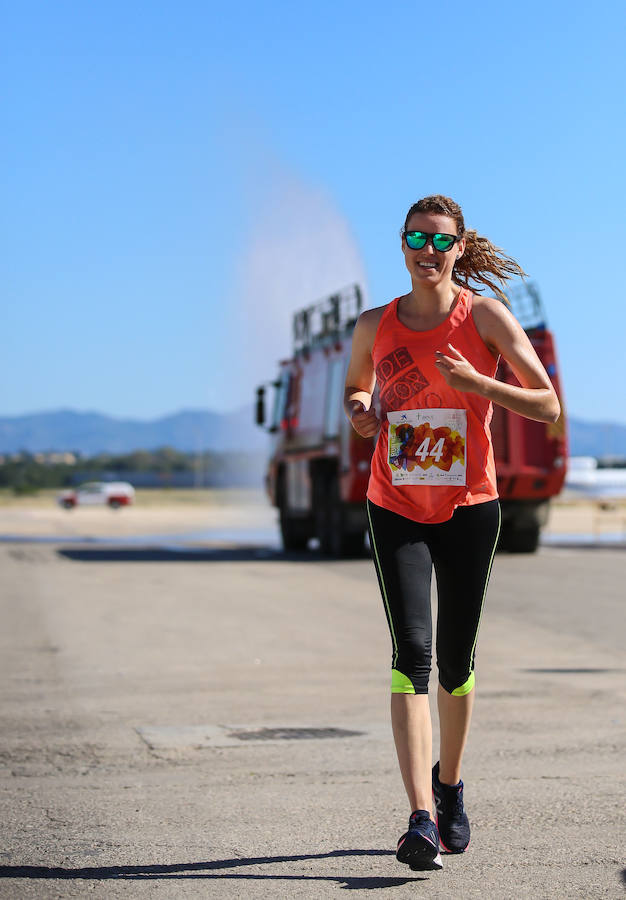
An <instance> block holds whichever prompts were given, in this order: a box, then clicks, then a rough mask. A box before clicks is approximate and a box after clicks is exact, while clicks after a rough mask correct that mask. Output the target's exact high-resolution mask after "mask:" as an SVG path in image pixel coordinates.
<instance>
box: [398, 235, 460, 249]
mask: <svg viewBox="0 0 626 900" xmlns="http://www.w3.org/2000/svg"><path fill="white" fill-rule="evenodd" d="M404 240H405V241H406V245H407V247H410V248H411V250H421V249H422V247H425V246H426V243H427V241H429V240H430V241H431V243H432V245H433V247H434V248H435V250H441V251H442V253H446V252H447V251H448V250H450V249H451V248H452V247H454V245H455V244H456V242H457V241H460V240H461V238H460V237H459V236H458V235H456V234H430V232H428V231H405V232H404Z"/></svg>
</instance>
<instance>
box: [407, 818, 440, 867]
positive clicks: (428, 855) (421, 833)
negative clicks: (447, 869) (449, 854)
mask: <svg viewBox="0 0 626 900" xmlns="http://www.w3.org/2000/svg"><path fill="white" fill-rule="evenodd" d="M396 859H397V860H398V862H401V863H407V864H408V865H409V866H410V867H411V869H413V871H414V872H424V871H427V870H429V869H443V865H442V863H441V854H440V853H439V834H438V833H437V826H436V825H435V823H434V822H433V820H432V819H431V818H430V813H429V812H428V810H426V809H416V810H415V812H413V813H411V818H410V819H409V830H408V831H407V833H406V834H403V835H402V837H401V838H400V840H399V841H398V849H397V850H396Z"/></svg>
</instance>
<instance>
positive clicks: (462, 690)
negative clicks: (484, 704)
mask: <svg viewBox="0 0 626 900" xmlns="http://www.w3.org/2000/svg"><path fill="white" fill-rule="evenodd" d="M475 681H476V679H475V678H474V673H473V672H470V677H469V678H468V679H467V681H466V682H465V684H462V685H461V687H458V688H455V689H454V690H453V691H452V696H453V697H463V696H464V695H465V694H469V692H470V691H471V690H472V689H473V687H474V682H475Z"/></svg>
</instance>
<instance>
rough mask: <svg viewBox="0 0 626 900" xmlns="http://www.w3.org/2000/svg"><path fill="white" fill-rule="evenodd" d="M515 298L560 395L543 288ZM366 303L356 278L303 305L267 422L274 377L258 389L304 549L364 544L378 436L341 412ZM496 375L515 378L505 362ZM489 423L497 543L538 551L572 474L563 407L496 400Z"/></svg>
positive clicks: (279, 498)
mask: <svg viewBox="0 0 626 900" xmlns="http://www.w3.org/2000/svg"><path fill="white" fill-rule="evenodd" d="M509 299H510V301H511V306H512V309H513V312H514V313H515V315H516V317H517V318H518V320H519V321H520V323H521V324H522V326H523V327H524V329H525V330H526V333H527V334H528V336H529V338H530V340H531V343H532V345H533V347H534V348H535V350H536V351H537V354H538V356H539V358H540V359H541V361H542V362H543V364H544V366H545V367H546V370H547V372H548V374H549V376H550V378H551V379H552V383H553V384H554V387H555V389H556V391H557V394H558V395H559V397H561V389H560V384H559V377H558V370H557V360H556V354H555V347H554V339H553V337H552V334H551V333H550V331H549V330H548V329H547V327H546V324H545V317H544V313H543V308H542V304H541V300H540V297H539V293H538V291H537V289H536V287H535V286H534V285H533V284H531V283H526V284H524V285H521V286H519V287H518V288H516V289H514V290H513V291H512V292H511V293H510V294H509ZM361 307H362V297H361V291H360V289H359V287H358V285H353V286H351V287H350V288H347V289H345V290H343V291H340V292H338V293H337V294H334V295H332V296H331V297H328V298H327V299H326V300H323V301H321V302H320V303H317V304H314V305H312V306H309V307H307V308H306V309H303V310H301V311H300V312H298V313H296V315H295V316H294V322H293V327H294V353H293V356H292V357H291V358H290V359H287V360H283V361H282V362H281V363H280V371H279V375H278V378H277V380H276V381H274V382H271V385H272V386H273V387H274V389H275V390H274V396H273V405H272V413H271V416H270V418H269V421H266V404H265V393H266V388H267V385H262V386H261V387H259V388H258V389H257V403H256V421H257V424H258V425H266V427H267V428H268V430H269V432H270V433H271V435H272V442H271V455H270V461H269V467H268V472H267V478H266V486H267V491H268V494H269V497H270V500H271V502H272V503H273V504H274V506H276V507H278V510H279V513H280V530H281V535H282V541H283V546H284V548H285V549H286V550H304V549H305V548H306V547H307V545H308V543H309V540H310V539H311V538H317V540H318V541H319V545H320V548H321V550H322V552H324V553H327V554H329V555H332V556H351V555H358V554H359V553H362V552H363V548H364V538H365V532H366V511H365V493H366V490H367V481H368V477H369V470H370V459H371V456H372V453H373V450H374V446H375V439H372V438H362V437H360V435H358V434H357V433H356V432H355V431H354V430H353V428H352V427H351V425H350V423H349V422H348V420H347V418H346V416H345V415H344V412H343V389H344V381H345V376H346V370H347V366H348V360H349V357H350V344H351V337H352V331H353V329H354V325H355V323H356V319H357V317H358V315H359V312H360V311H361ZM497 377H498V378H499V379H500V380H502V381H505V382H508V383H510V384H517V380H516V378H515V376H514V375H513V372H512V371H511V369H510V368H509V366H508V365H507V364H506V363H505V362H503V361H501V363H500V366H499V368H498V373H497ZM374 402H375V403H376V402H377V395H376V393H375V394H374ZM491 431H492V436H493V443H494V451H495V458H496V469H497V476H498V491H499V494H500V502H501V506H502V531H501V537H500V544H499V547H500V549H502V550H508V551H509V552H513V553H520V552H527V553H531V552H534V551H535V550H536V549H537V545H538V542H539V533H540V529H541V526H542V525H543V524H545V522H546V518H547V514H548V506H549V502H550V498H551V497H553V496H555V495H556V494H558V493H559V491H560V490H561V488H562V486H563V481H564V479H565V469H566V455H567V438H566V429H565V419H564V415H563V414H562V415H561V417H560V419H559V420H558V422H557V423H556V424H547V425H546V424H544V423H543V422H534V421H531V420H529V419H524V418H522V417H521V416H518V415H516V414H515V413H512V412H509V411H508V410H506V409H504V408H503V407H500V406H495V405H494V414H493V420H492V423H491Z"/></svg>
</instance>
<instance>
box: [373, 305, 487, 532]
mask: <svg viewBox="0 0 626 900" xmlns="http://www.w3.org/2000/svg"><path fill="white" fill-rule="evenodd" d="M398 299H399V298H396V299H395V300H393V301H392V302H391V303H389V304H388V305H387V308H386V309H385V311H384V313H383V315H382V318H381V320H380V322H379V325H378V330H377V332H376V337H375V340H374V347H373V350H372V358H373V361H374V368H375V371H376V381H377V385H378V390H379V395H380V417H381V423H382V424H381V429H380V433H379V436H378V441H377V443H376V449H375V451H374V456H373V457H372V468H371V473H370V479H369V486H368V491H367V496H368V498H369V499H370V500H371V502H372V503H375V504H376V505H377V506H382V507H384V508H385V509H390V510H391V511H392V512H395V513H398V514H399V515H401V516H405V517H406V518H407V519H413V520H414V521H415V522H424V523H428V522H445V521H447V520H448V519H450V518H451V517H452V514H453V513H454V510H455V509H456V507H457V506H472V505H473V504H475V503H484V502H486V501H487V500H494V499H495V498H496V497H497V496H498V491H497V487H496V467H495V461H494V455H493V446H492V443H491V433H490V430H489V423H490V422H491V416H492V405H491V402H490V401H489V400H486V399H485V398H484V397H479V396H478V394H471V393H463V392H462V391H456V390H454V388H451V387H450V386H449V385H448V384H447V382H446V380H445V379H444V377H443V375H441V374H440V372H439V370H438V369H437V368H436V366H435V351H436V350H441V351H443V352H444V353H445V352H446V351H447V348H446V345H447V344H448V343H450V344H452V346H453V347H456V349H457V350H458V351H459V352H460V353H462V354H463V356H464V357H465V358H466V359H468V360H469V361H470V362H471V364H472V365H473V366H474V368H475V369H476V370H477V371H478V372H481V373H482V374H483V375H489V376H491V377H493V376H494V375H495V372H496V368H497V365H498V361H497V359H496V358H495V357H494V356H493V354H492V353H491V352H490V350H489V349H488V348H487V346H486V344H485V343H484V341H483V340H482V338H481V337H480V335H479V333H478V330H477V328H476V325H475V324H474V320H473V318H472V299H473V297H472V294H471V292H470V291H468V290H462V291H461V293H460V294H459V297H458V300H457V303H456V305H455V307H454V309H453V310H452V312H451V313H450V315H449V316H448V318H447V319H446V320H445V321H444V322H442V323H441V325H438V326H437V328H433V329H431V330H430V331H413V330H412V329H411V328H408V327H407V326H406V325H403V324H402V322H401V321H400V319H399V318H398V312H397V307H398ZM438 408H441V409H449V410H465V411H466V419H467V436H466V446H465V466H466V472H465V484H464V485H463V484H461V485H459V484H453V485H449V484H428V485H425V484H395V485H394V484H392V469H391V466H390V463H389V459H388V454H389V447H388V427H389V424H388V420H387V413H390V412H396V411H400V410H420V414H423V413H424V411H427V410H428V409H438ZM426 418H428V417H427V416H426ZM402 427H403V426H401V425H400V426H397V428H396V432H397V434H398V438H402V437H403V435H402V433H401V429H402ZM440 431H441V433H442V434H443V433H444V432H443V431H442V430H441V429H435V430H434V431H433V430H432V428H430V427H427V426H426V425H420V426H419V428H417V427H416V428H415V430H414V435H415V436H414V437H413V438H412V447H413V448H415V446H416V444H417V442H419V441H420V440H421V439H422V438H423V436H424V435H431V436H432V439H433V440H435V439H436V438H437V437H439V432H440ZM447 431H448V432H449V429H448V430H447ZM455 435H456V432H452V436H451V437H446V438H445V440H444V441H443V442H441V444H440V445H439V446H440V449H443V451H444V454H443V456H442V457H440V459H439V461H438V462H437V465H438V468H439V469H444V470H445V468H446V466H447V468H448V469H449V468H450V465H451V464H452V462H453V461H454V460H455V459H457V458H458V459H460V460H461V461H462V459H463V455H462V449H459V448H458V439H457V438H456V436H455ZM455 442H457V443H455ZM448 444H449V445H450V446H448ZM403 446H404V447H406V445H403ZM426 446H428V441H427V442H426ZM412 452H413V453H414V454H415V452H416V451H415V449H413V451H412ZM431 456H432V454H429V458H427V459H426V462H425V463H424V462H420V461H419V460H420V457H419V455H418V456H412V457H410V462H409V465H408V468H409V469H411V468H413V469H416V468H417V467H418V466H419V467H421V469H427V468H428V466H429V465H434V463H432V461H431V459H430V457H431ZM421 459H423V457H421ZM416 460H417V461H416ZM404 465H405V468H407V463H406V461H405V463H404Z"/></svg>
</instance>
